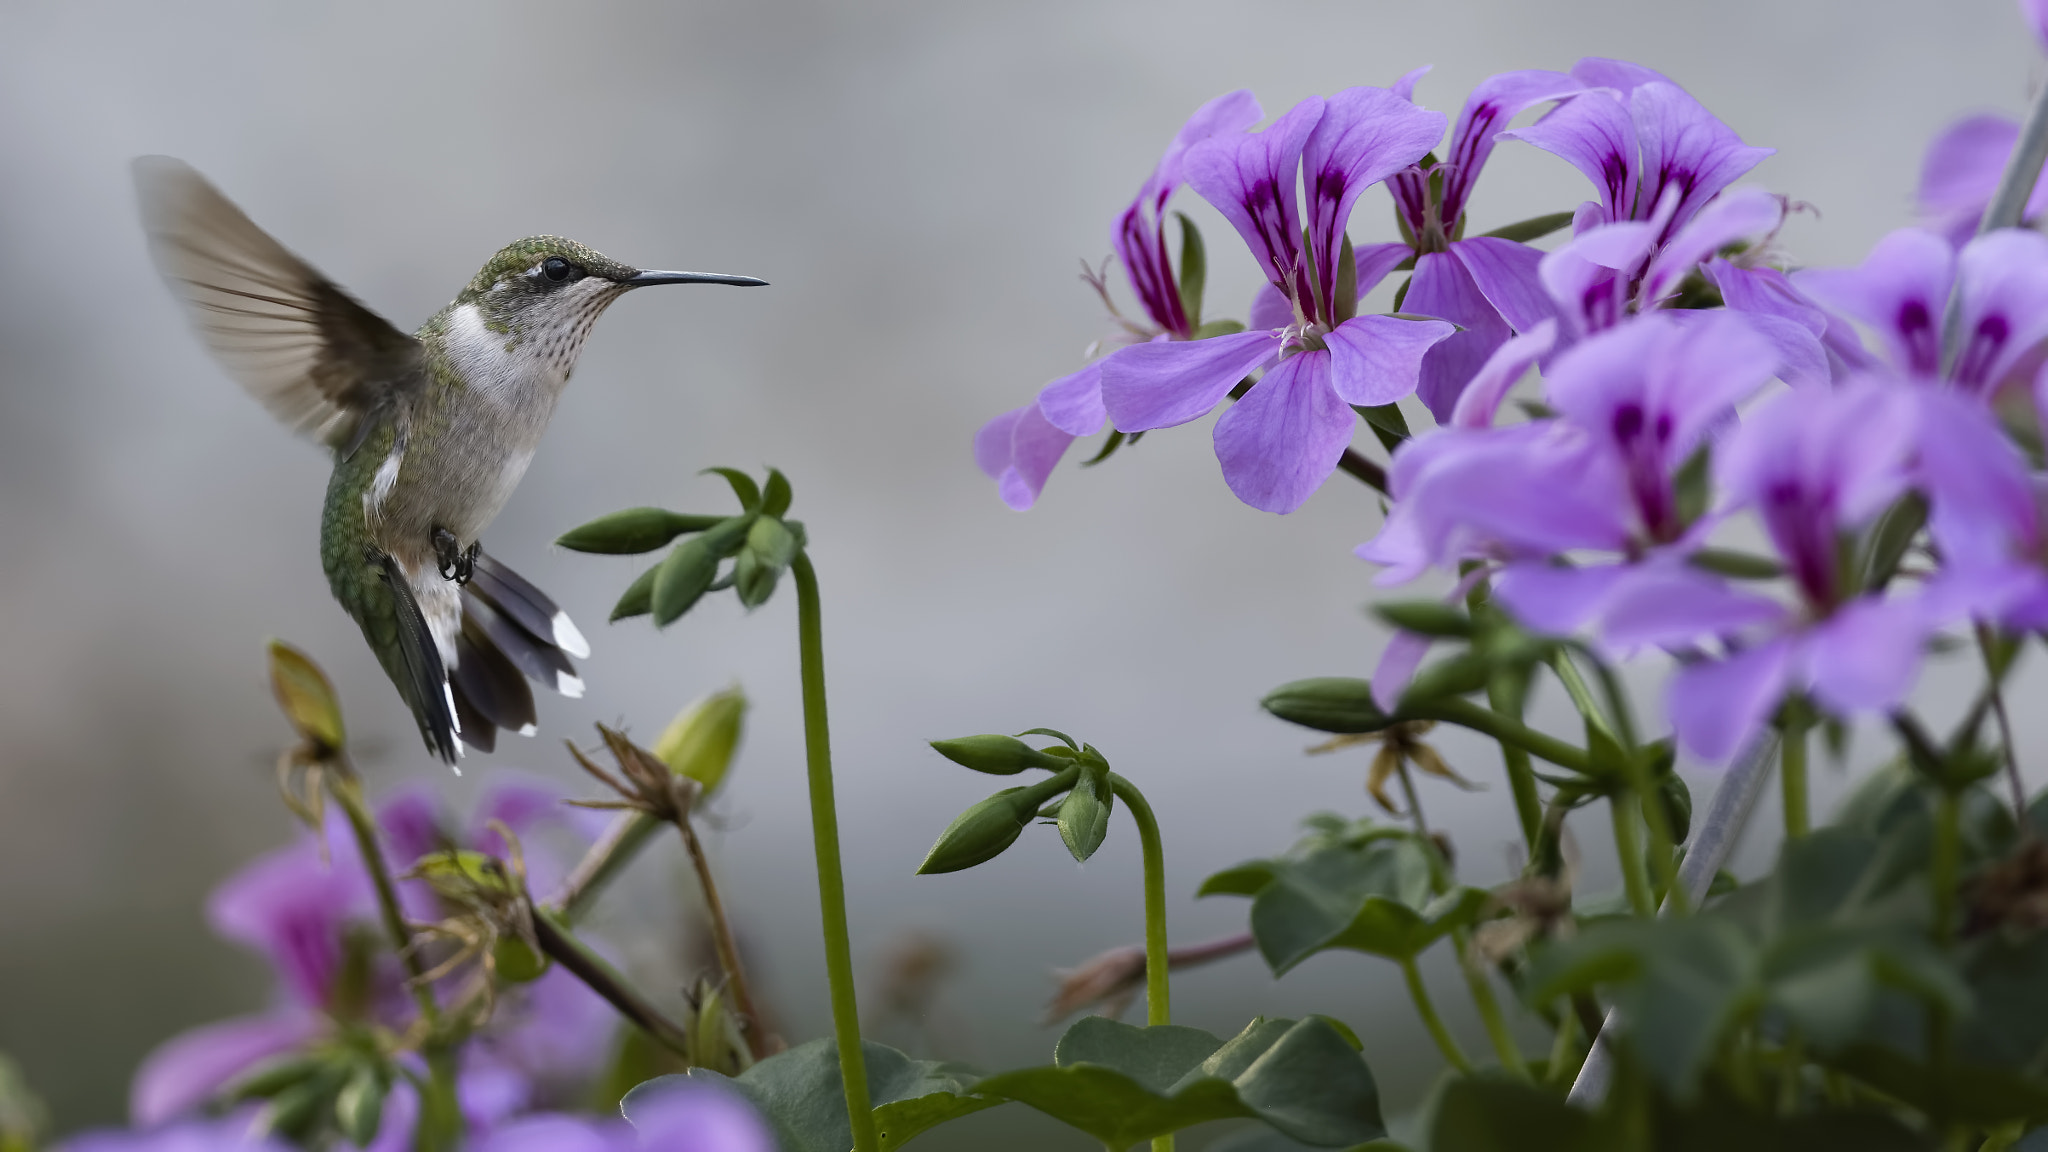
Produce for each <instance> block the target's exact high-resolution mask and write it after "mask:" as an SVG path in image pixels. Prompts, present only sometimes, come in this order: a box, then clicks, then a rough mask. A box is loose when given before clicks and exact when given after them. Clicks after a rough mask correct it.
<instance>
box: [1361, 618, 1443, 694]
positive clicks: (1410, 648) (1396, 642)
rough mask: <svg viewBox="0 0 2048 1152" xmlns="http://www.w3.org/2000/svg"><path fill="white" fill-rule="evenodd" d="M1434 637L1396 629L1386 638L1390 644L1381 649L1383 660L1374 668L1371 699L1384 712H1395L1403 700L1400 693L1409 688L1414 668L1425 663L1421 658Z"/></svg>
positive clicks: (1427, 651)
mask: <svg viewBox="0 0 2048 1152" xmlns="http://www.w3.org/2000/svg"><path fill="white" fill-rule="evenodd" d="M1435 643H1436V640H1435V639H1434V638H1433V637H1429V636H1424V635H1423V634H1421V633H1420V632H1406V631H1402V630H1400V629H1395V631H1394V634H1393V635H1392V636H1390V637H1388V638H1387V646H1386V648H1384V649H1382V650H1381V652H1380V662H1379V664H1378V666H1376V667H1375V668H1374V669H1373V671H1372V702H1373V703H1375V704H1377V705H1379V706H1380V710H1381V711H1382V712H1392V711H1393V710H1394V709H1395V708H1396V707H1397V706H1399V704H1400V703H1401V693H1403V692H1406V691H1407V690H1408V682H1409V681H1410V680H1413V679H1415V670H1416V669H1417V668H1419V667H1421V666H1422V658H1423V657H1424V656H1427V655H1429V649H1430V646H1431V645H1433V644H1435Z"/></svg>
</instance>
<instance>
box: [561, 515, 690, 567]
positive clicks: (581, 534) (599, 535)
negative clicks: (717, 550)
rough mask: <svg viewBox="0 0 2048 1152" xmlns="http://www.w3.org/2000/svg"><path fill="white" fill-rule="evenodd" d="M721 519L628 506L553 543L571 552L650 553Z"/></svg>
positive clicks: (563, 535) (572, 530) (576, 529)
mask: <svg viewBox="0 0 2048 1152" xmlns="http://www.w3.org/2000/svg"><path fill="white" fill-rule="evenodd" d="M723 519H725V517H723V516H693V515H687V514H685V513H682V512H670V511H669V510H668V509H666V508H628V509H626V510H625V511H623V512H614V513H612V514H611V515H609V516H600V517H598V518H597V519H595V520H592V521H591V522H590V523H588V524H585V525H582V526H581V527H578V528H571V529H570V530H569V531H567V532H565V533H563V534H562V535H561V536H559V537H557V538H556V539H555V543H556V544H557V545H558V546H560V547H563V548H567V549H569V550H570V551H572V552H595V553H598V554H601V555H608V556H623V555H629V554H633V553H639V552H652V551H654V550H655V549H656V548H659V547H661V546H662V545H664V544H666V543H668V542H669V541H671V540H673V539H675V538H676V537H678V536H680V535H682V534H683V533H685V532H702V531H704V530H705V529H706V528H709V527H711V526H712V525H714V524H716V523H718V522H719V521H720V520H723Z"/></svg>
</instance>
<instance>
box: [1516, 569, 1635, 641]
mask: <svg viewBox="0 0 2048 1152" xmlns="http://www.w3.org/2000/svg"><path fill="white" fill-rule="evenodd" d="M1625 571H1626V570H1625V569H1623V568H1622V567H1621V566H1620V565H1615V564H1602V565H1598V566H1596V567H1591V568H1560V567H1557V566H1555V565H1552V564H1527V563H1525V564H1510V565H1508V566H1507V567H1506V568H1504V569H1502V570H1501V573H1500V575H1499V576H1498V577H1496V578H1495V583H1494V589H1493V592H1494V596H1495V597H1496V598H1497V599H1499V600H1500V602H1501V604H1502V605H1503V606H1505V607H1506V608H1507V610H1508V612H1509V613H1510V614H1512V615H1513V616H1514V618H1515V619H1517V620H1519V621H1521V622H1522V623H1523V624H1524V625H1525V626H1527V627H1528V628H1530V629H1531V630H1533V631H1536V632H1542V633H1545V634H1546V635H1551V636H1569V635H1571V634H1572V633H1574V632H1577V631H1578V630H1579V629H1580V628H1583V627H1585V626H1586V624H1588V623H1589V622H1590V621H1592V619H1593V618H1594V617H1595V616H1596V615H1598V614H1599V613H1600V610H1601V605H1602V604H1604V603H1605V602H1606V599H1607V596H1608V594H1609V593H1611V592H1612V591H1613V590H1614V586H1615V585H1616V584H1617V583H1618V582H1619V581H1620V580H1621V578H1622V576H1623V575H1624V573H1625Z"/></svg>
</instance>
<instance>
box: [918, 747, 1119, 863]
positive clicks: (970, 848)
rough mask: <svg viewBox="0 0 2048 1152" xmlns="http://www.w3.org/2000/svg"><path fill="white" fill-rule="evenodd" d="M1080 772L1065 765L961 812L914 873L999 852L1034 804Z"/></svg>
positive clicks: (1014, 836) (1070, 784)
mask: <svg viewBox="0 0 2048 1152" xmlns="http://www.w3.org/2000/svg"><path fill="white" fill-rule="evenodd" d="M1080 774H1081V770H1080V769H1079V768H1068V769H1066V770H1065V771H1063V772H1061V773H1060V774H1059V775H1057V776H1054V777H1052V778H1051V779H1049V780H1041V781H1039V782H1038V783H1036V784H1033V785H1031V786H1030V787H1027V788H1005V789H1003V790H1002V791H1001V792H998V793H996V794H995V795H993V796H991V797H989V798H988V799H986V800H983V801H982V802H981V803H979V804H976V805H975V806H973V807H972V808H969V809H968V810H967V811H965V812H962V813H961V814H960V815H959V816H957V817H955V818H954V819H953V822H952V823H951V824H949V825H947V826H946V830H945V831H944V832H942V833H940V834H939V840H938V843H936V844H933V845H932V850H931V851H930V852H928V853H926V854H925V858H924V863H923V864H921V865H919V866H918V869H917V872H918V875H920V876H924V875H932V874H936V873H940V872H958V871H960V870H961V869H963V868H972V867H974V866H975V865H976V864H981V863H985V862H987V861H989V860H993V859H995V858H996V857H997V856H1000V855H1002V854H1003V850H1004V849H1006V848H1008V847H1009V846H1010V845H1012V844H1015V843H1016V842H1017V837H1018V836H1019V835H1020V834H1021V833H1022V832H1023V831H1024V826H1025V825H1027V824H1029V823H1031V818H1032V817H1033V816H1035V815H1037V814H1038V806H1039V805H1040V804H1043V803H1045V802H1046V801H1047V800H1050V799H1052V798H1053V797H1054V796H1057V795H1059V794H1060V793H1061V792H1064V791H1066V790H1067V789H1068V788H1071V787H1073V786H1074V781H1075V779H1076V778H1077V777H1078V776H1080Z"/></svg>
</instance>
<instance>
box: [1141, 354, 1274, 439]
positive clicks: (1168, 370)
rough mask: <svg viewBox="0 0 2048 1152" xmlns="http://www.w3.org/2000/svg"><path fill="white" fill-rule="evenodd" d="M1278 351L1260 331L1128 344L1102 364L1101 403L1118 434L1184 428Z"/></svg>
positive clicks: (1205, 412)
mask: <svg viewBox="0 0 2048 1152" xmlns="http://www.w3.org/2000/svg"><path fill="white" fill-rule="evenodd" d="M1279 351H1280V342H1279V341H1278V340H1276V339H1275V338H1274V336H1273V334H1272V333H1271V332H1264V331H1258V332H1238V333H1234V334H1232V335H1229V336H1212V337H1210V338H1209V339H1207V340H1188V341H1178V340H1176V341H1160V342H1157V343H1152V344H1133V345H1131V346H1130V347H1129V348H1125V349H1124V350H1122V351H1120V352H1118V353H1117V354H1116V355H1114V356H1111V357H1110V358H1109V359H1107V360H1104V361H1103V362H1102V403H1103V406H1104V407H1105V408H1106V409H1107V411H1108V412H1109V420H1110V423H1111V424H1113V425H1114V426H1115V427H1116V428H1117V430H1118V431H1121V432H1147V431H1150V430H1152V429H1154V428H1171V427H1173V426H1174V425H1176V424H1185V423H1187V422H1188V421H1190V420H1194V419H1197V418H1199V417H1201V416H1203V415H1206V414H1207V413H1208V411H1209V410H1210V409H1211V408H1214V407H1215V406H1216V403H1217V401H1219V400H1222V399H1223V397H1224V396H1226V395H1228V394H1229V392H1230V390H1231V389H1232V388H1234V387H1236V386H1237V382H1238V381H1240V380H1242V379H1244V378H1245V376H1246V375H1247V374H1248V373H1250V372H1251V371H1252V369H1254V368H1257V367H1258V366H1259V365H1261V364H1264V363H1266V362H1267V361H1268V360H1271V359H1272V358H1273V357H1274V356H1275V355H1276V354H1278V353H1279Z"/></svg>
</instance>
